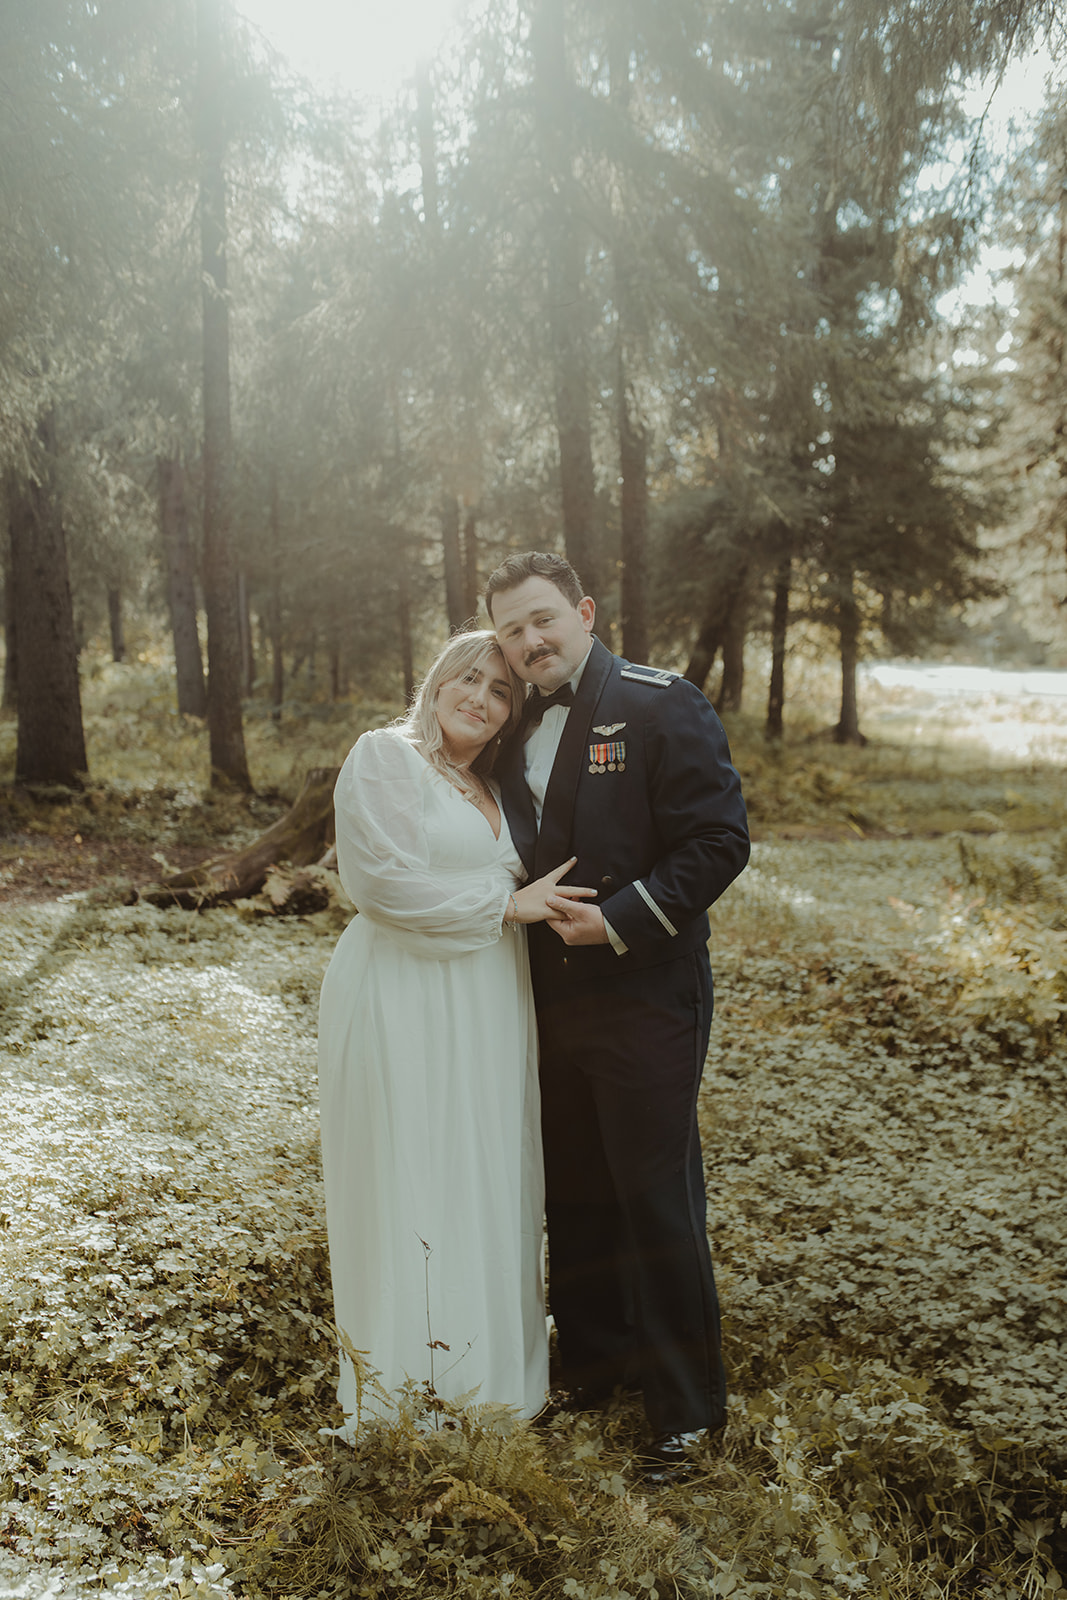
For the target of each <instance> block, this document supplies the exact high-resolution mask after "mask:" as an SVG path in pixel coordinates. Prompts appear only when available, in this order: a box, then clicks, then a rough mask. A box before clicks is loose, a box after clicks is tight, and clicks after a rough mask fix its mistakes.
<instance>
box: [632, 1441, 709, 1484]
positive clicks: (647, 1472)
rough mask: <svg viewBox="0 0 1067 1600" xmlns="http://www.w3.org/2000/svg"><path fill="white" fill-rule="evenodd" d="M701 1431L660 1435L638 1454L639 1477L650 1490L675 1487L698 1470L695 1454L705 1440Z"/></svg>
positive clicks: (642, 1447) (644, 1446)
mask: <svg viewBox="0 0 1067 1600" xmlns="http://www.w3.org/2000/svg"><path fill="white" fill-rule="evenodd" d="M708 1437H709V1436H708V1434H707V1433H706V1432H705V1431H704V1429H703V1428H698V1429H697V1430H696V1431H695V1432H694V1433H661V1434H658V1435H657V1436H656V1438H655V1439H653V1440H652V1442H651V1444H646V1445H642V1446H641V1449H640V1451H639V1452H638V1460H639V1462H640V1469H641V1477H642V1478H643V1479H644V1481H645V1483H649V1484H652V1485H653V1486H656V1485H659V1484H664V1483H678V1482H680V1481H681V1480H682V1479H683V1478H686V1477H688V1476H689V1474H690V1473H691V1472H694V1471H695V1470H696V1468H697V1463H696V1462H695V1461H694V1460H693V1456H694V1454H695V1452H696V1451H697V1450H698V1449H699V1448H700V1446H701V1445H702V1444H705V1443H706V1442H707V1440H708Z"/></svg>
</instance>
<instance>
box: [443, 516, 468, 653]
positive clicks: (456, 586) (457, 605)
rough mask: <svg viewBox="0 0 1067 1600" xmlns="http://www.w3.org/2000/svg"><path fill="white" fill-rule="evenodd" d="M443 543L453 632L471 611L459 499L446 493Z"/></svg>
mask: <svg viewBox="0 0 1067 1600" xmlns="http://www.w3.org/2000/svg"><path fill="white" fill-rule="evenodd" d="M441 544H442V546H443V548H444V556H445V611H446V613H447V615H448V626H449V629H450V630H452V631H453V632H454V631H455V630H457V629H459V628H462V627H463V624H464V623H465V622H466V621H468V619H469V617H470V612H469V611H467V610H465V609H464V607H465V599H464V590H465V584H464V577H463V550H462V547H461V544H460V537H459V501H458V500H457V499H456V497H455V495H454V494H446V495H445V498H444V501H443V503H442V506H441Z"/></svg>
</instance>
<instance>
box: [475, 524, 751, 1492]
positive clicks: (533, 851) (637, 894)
mask: <svg viewBox="0 0 1067 1600" xmlns="http://www.w3.org/2000/svg"><path fill="white" fill-rule="evenodd" d="M486 606H487V608H488V610H489V615H490V617H491V618H492V622H493V627H494V628H495V630H496V634H497V639H498V640H499V643H500V647H501V649H502V650H503V652H504V654H505V656H506V657H507V659H508V661H509V662H510V663H511V665H512V666H513V667H514V669H515V671H516V672H517V673H518V674H519V676H520V677H521V678H523V679H524V680H525V681H526V682H527V683H529V684H531V685H532V692H531V694H530V696H529V698H528V700H527V702H526V709H525V714H524V721H523V726H522V728H521V729H520V731H519V733H518V734H516V736H515V737H514V739H513V740H512V741H511V743H510V745H508V746H507V747H505V749H504V750H503V751H502V753H501V757H500V759H499V761H498V762H497V766H496V774H497V776H498V777H499V779H500V783H501V788H502V792H503V800H504V808H505V810H506V812H507V817H508V823H509V826H510V828H511V833H512V837H513V839H514V841H515V845H516V847H517V849H518V851H519V854H520V855H521V856H522V858H523V861H524V863H525V865H526V868H527V871H528V872H529V874H530V876H531V877H536V876H539V875H540V874H541V873H543V872H545V871H546V870H548V869H549V868H551V867H553V866H556V865H558V863H559V862H560V861H564V860H566V859H567V857H568V856H572V855H574V856H577V858H578V860H577V863H576V865H575V867H574V869H573V872H572V873H571V875H570V876H571V877H572V878H573V880H574V882H576V883H583V884H588V885H590V886H594V887H596V888H597V890H598V898H597V900H596V901H595V902H594V901H590V902H587V903H582V904H578V903H574V904H572V903H570V902H568V901H565V900H560V901H559V902H558V903H557V904H556V910H557V911H558V912H559V916H558V919H556V920H554V921H553V922H551V923H548V924H540V925H535V926H533V927H531V928H530V930H529V936H530V963H531V967H532V970H533V980H534V992H535V995H536V1000H537V1017H538V1031H539V1035H540V1044H541V1098H542V1125H543V1130H544V1147H545V1179H546V1211H547V1216H548V1247H549V1282H550V1300H551V1307H552V1313H553V1316H554V1319H555V1323H556V1329H557V1332H558V1336H559V1354H560V1362H561V1368H562V1378H563V1381H564V1383H565V1385H566V1388H567V1390H568V1395H567V1403H568V1405H569V1406H570V1407H572V1408H579V1409H581V1408H586V1407H589V1406H595V1405H597V1404H600V1403H603V1402H604V1401H605V1400H607V1399H608V1398H609V1397H610V1395H611V1394H612V1393H613V1391H614V1389H615V1388H616V1387H617V1386H619V1385H622V1386H624V1387H634V1386H640V1388H641V1389H642V1390H643V1393H644V1402H645V1411H646V1414H647V1416H648V1421H649V1425H650V1428H651V1430H652V1435H653V1438H652V1442H651V1444H649V1445H647V1446H646V1447H645V1450H644V1455H645V1457H646V1460H647V1469H646V1474H645V1475H646V1477H647V1478H648V1479H650V1480H651V1481H653V1482H665V1481H667V1480H668V1479H670V1478H672V1477H675V1476H678V1475H679V1474H680V1473H681V1472H683V1471H684V1470H685V1464H686V1460H687V1457H688V1455H689V1453H690V1452H691V1451H692V1450H693V1448H694V1447H695V1446H696V1445H698V1444H699V1442H700V1440H701V1438H702V1436H703V1433H704V1431H705V1430H706V1431H708V1432H714V1431H716V1430H717V1429H719V1428H721V1427H722V1426H723V1424H724V1423H725V1420H726V1382H725V1375H724V1372H723V1365H722V1354H721V1349H720V1337H719V1308H718V1301H717V1298H716V1293H715V1280H714V1277H713V1275H712V1268H711V1256H710V1253H709V1250H708V1241H707V1233H706V1221H705V1194H704V1173H703V1165H702V1160H701V1153H700V1140H699V1135H698V1132H697V1120H696V1099H697V1090H698V1088H699V1085H700V1076H701V1072H702V1070H703V1065H704V1057H705V1055H706V1053H707V1047H708V1034H709V1030H710V1027H711V1013H712V983H711V968H710V965H709V962H708V951H707V939H708V932H709V928H708V919H707V915H706V910H707V907H708V906H709V905H711V904H712V902H713V901H715V900H717V899H718V898H719V896H720V895H721V894H722V892H723V890H724V889H726V888H727V886H728V885H729V884H730V883H731V882H732V881H733V879H734V878H736V877H737V875H738V873H739V872H740V871H741V870H742V869H743V867H744V865H745V862H746V861H747V860H748V832H747V827H746V819H745V807H744V801H743V800H742V798H741V786H740V780H739V779H738V775H737V773H736V772H735V770H734V768H733V767H732V766H731V764H730V753H729V749H728V747H727V743H726V735H725V734H724V732H723V729H722V725H721V724H720V722H719V719H718V717H717V716H716V715H715V712H714V711H713V710H712V708H711V706H710V705H709V704H708V702H707V700H706V699H705V698H704V696H703V695H702V694H701V693H700V691H699V690H698V689H696V688H695V687H694V686H693V685H692V684H690V683H687V682H686V681H685V680H684V679H682V678H680V677H678V675H677V674H676V673H673V672H660V671H657V670H656V669H655V668H652V667H644V666H634V665H631V664H630V663H629V662H627V661H624V660H622V659H621V658H620V657H618V656H613V655H612V654H611V653H610V652H609V651H608V650H606V649H605V648H604V646H603V645H602V644H601V643H600V641H599V640H598V639H595V638H594V637H593V635H592V628H593V618H594V614H595V610H596V607H595V604H594V602H593V600H592V599H590V597H589V596H588V595H585V594H583V593H582V587H581V583H580V582H579V580H578V577H577V574H576V573H575V571H574V569H573V567H571V566H570V564H569V563H568V562H567V561H565V560H563V559H562V557H560V556H554V555H545V554H542V553H540V552H537V551H530V552H528V553H527V554H525V555H520V556H509V557H508V559H507V560H506V561H505V562H504V563H503V564H502V565H501V566H499V567H498V568H497V570H496V571H495V572H494V573H493V574H492V576H491V578H490V579H489V583H488V585H487V588H486Z"/></svg>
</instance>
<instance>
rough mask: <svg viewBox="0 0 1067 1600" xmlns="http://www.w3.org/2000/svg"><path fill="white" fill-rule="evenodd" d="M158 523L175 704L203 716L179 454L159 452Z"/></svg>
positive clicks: (204, 701)
mask: <svg viewBox="0 0 1067 1600" xmlns="http://www.w3.org/2000/svg"><path fill="white" fill-rule="evenodd" d="M156 470H157V474H158V479H159V527H160V533H161V535H162V540H163V571H164V579H165V583H166V590H167V609H168V610H169V612H170V627H171V633H172V635H173V637H174V671H175V676H176V677H177V691H178V710H179V712H180V713H181V714H182V715H183V716H188V717H202V716H204V715H205V714H206V712H207V690H206V688H205V686H204V663H203V659H202V657H201V655H200V634H199V632H198V630H197V626H196V581H195V577H194V572H195V561H194V559H193V546H192V541H191V540H190V538H189V514H188V508H187V505H186V500H185V468H184V466H183V465H182V461H181V458H180V456H177V455H173V456H160V457H159V459H158V461H157V462H156Z"/></svg>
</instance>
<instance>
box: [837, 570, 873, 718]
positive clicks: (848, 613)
mask: <svg viewBox="0 0 1067 1600" xmlns="http://www.w3.org/2000/svg"><path fill="white" fill-rule="evenodd" d="M837 631H838V635H839V638H840V641H841V715H840V718H839V719H838V723H837V727H836V728H835V729H834V743H835V744H860V745H862V744H866V743H867V740H866V738H865V737H864V735H863V734H862V733H861V732H860V719H859V702H858V700H857V697H856V666H857V664H858V662H859V636H860V619H859V607H858V606H857V605H856V597H855V594H854V591H853V587H852V573H851V572H850V573H848V575H847V578H846V581H845V583H844V585H843V587H842V592H841V599H840V601H839V604H838V614H837Z"/></svg>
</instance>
